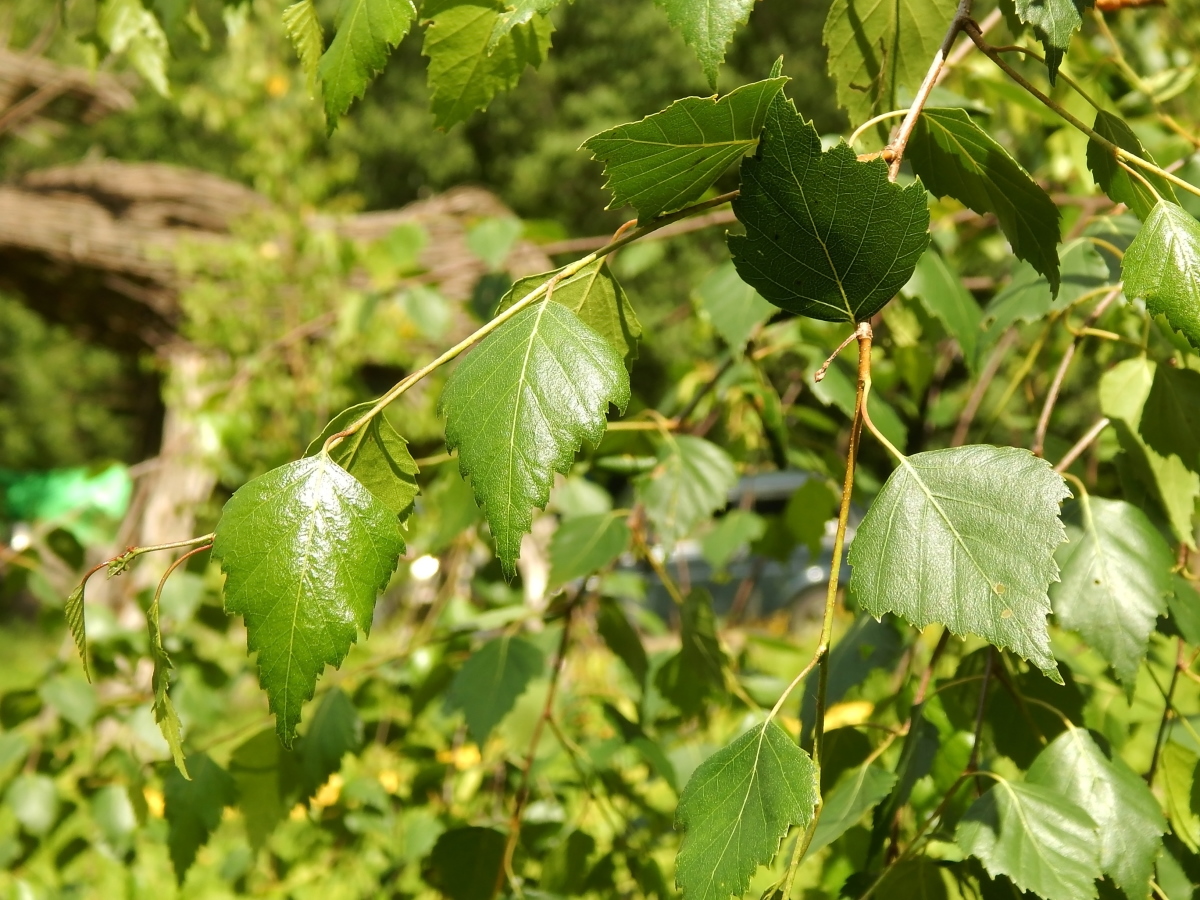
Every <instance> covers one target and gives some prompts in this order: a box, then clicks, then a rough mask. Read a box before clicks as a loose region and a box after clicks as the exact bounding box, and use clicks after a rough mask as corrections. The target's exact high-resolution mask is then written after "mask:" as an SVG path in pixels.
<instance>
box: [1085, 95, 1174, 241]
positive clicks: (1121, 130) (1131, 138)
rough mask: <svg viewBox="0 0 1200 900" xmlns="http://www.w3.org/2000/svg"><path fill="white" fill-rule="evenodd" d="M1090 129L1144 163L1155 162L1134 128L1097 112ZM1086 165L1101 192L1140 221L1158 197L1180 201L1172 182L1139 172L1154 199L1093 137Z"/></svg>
mask: <svg viewBox="0 0 1200 900" xmlns="http://www.w3.org/2000/svg"><path fill="white" fill-rule="evenodd" d="M1093 130H1094V131H1095V132H1096V133H1097V134H1099V135H1100V136H1101V137H1105V138H1108V139H1109V140H1110V141H1112V142H1113V143H1114V144H1116V145H1117V146H1118V147H1121V148H1122V149H1124V150H1128V151H1129V152H1130V153H1133V154H1135V155H1136V156H1140V157H1141V158H1142V159H1144V160H1147V161H1149V162H1154V157H1153V156H1151V155H1150V153H1149V151H1148V150H1146V148H1145V147H1143V146H1142V142H1141V141H1140V140H1138V136H1137V135H1136V134H1134V132H1133V129H1132V128H1130V127H1129V125H1128V124H1126V122H1125V120H1124V119H1121V118H1118V117H1117V116H1114V115H1113V114H1112V113H1110V112H1105V111H1104V110H1100V111H1099V112H1098V113H1096V124H1095V125H1094V126H1093ZM1087 166H1088V168H1089V169H1090V170H1091V172H1092V176H1093V177H1094V178H1095V179H1096V184H1098V185H1100V190H1102V191H1104V193H1106V194H1108V196H1109V197H1110V198H1111V199H1112V200H1114V201H1115V202H1117V203H1124V204H1125V205H1126V206H1128V207H1129V208H1130V209H1131V210H1133V213H1134V215H1136V216H1137V217H1138V218H1139V219H1141V220H1142V221H1143V222H1144V221H1146V219H1147V217H1148V216H1149V215H1150V213H1151V212H1152V211H1153V210H1154V204H1155V203H1157V202H1158V197H1161V198H1162V199H1164V200H1169V201H1170V202H1172V203H1178V202H1179V199H1178V197H1176V195H1175V188H1174V187H1173V186H1172V185H1171V182H1169V181H1167V180H1166V179H1165V178H1163V177H1162V176H1161V175H1157V174H1154V173H1152V172H1146V171H1141V170H1139V173H1138V174H1140V175H1141V176H1142V178H1145V179H1146V181H1148V182H1150V184H1151V185H1152V186H1153V188H1154V192H1157V193H1158V197H1156V196H1154V192H1152V191H1151V190H1150V188H1148V187H1146V185H1145V184H1143V182H1142V179H1141V178H1137V177H1135V176H1133V175H1130V174H1129V173H1128V172H1127V171H1126V170H1125V169H1124V167H1123V166H1122V165H1121V164H1120V163H1119V162H1118V161H1117V157H1116V156H1115V155H1114V154H1113V153H1112V152H1111V151H1109V150H1108V148H1106V147H1104V146H1102V145H1101V144H1098V143H1097V142H1096V140H1095V139H1094V138H1093V139H1092V140H1089V141H1088V145H1087Z"/></svg>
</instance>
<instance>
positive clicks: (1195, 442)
mask: <svg viewBox="0 0 1200 900" xmlns="http://www.w3.org/2000/svg"><path fill="white" fill-rule="evenodd" d="M1139 430H1140V431H1141V435H1142V439H1143V440H1144V441H1145V442H1146V443H1147V444H1148V445H1149V446H1150V447H1151V448H1152V449H1153V450H1154V452H1155V453H1158V454H1159V455H1161V456H1178V457H1179V458H1180V459H1181V460H1182V461H1183V464H1184V465H1185V466H1187V467H1188V468H1189V469H1191V470H1192V471H1197V470H1200V372H1196V371H1194V370H1192V369H1179V368H1176V367H1175V366H1171V365H1163V366H1159V367H1158V368H1156V369H1155V371H1154V381H1153V382H1151V384H1150V393H1149V394H1148V395H1147V396H1146V405H1145V406H1144V407H1142V421H1141V424H1140V428H1139Z"/></svg>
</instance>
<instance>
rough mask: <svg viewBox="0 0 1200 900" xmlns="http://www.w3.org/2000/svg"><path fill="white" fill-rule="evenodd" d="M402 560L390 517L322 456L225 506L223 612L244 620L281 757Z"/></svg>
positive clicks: (249, 488) (276, 474)
mask: <svg viewBox="0 0 1200 900" xmlns="http://www.w3.org/2000/svg"><path fill="white" fill-rule="evenodd" d="M278 548H285V549H284V550H282V551H280V550H279V549H278ZM403 552H404V541H403V539H402V538H401V536H400V528H399V525H398V524H397V522H396V517H395V515H394V514H393V512H392V511H391V510H390V509H388V508H387V507H386V506H384V505H383V504H382V503H381V502H380V501H379V500H377V499H376V498H375V497H374V495H372V494H371V493H370V492H369V491H368V490H367V489H366V488H364V487H363V486H362V485H361V484H359V483H358V482H357V481H356V480H355V479H354V478H353V476H351V475H350V474H349V473H348V472H346V470H345V469H343V468H341V467H340V466H338V465H337V464H336V463H334V462H333V461H332V460H330V459H329V458H328V457H326V456H324V455H323V454H322V455H318V456H313V457H308V458H306V459H301V460H297V461H296V462H293V463H289V464H287V465H286V466H281V467H280V468H278V469H273V470H272V471H270V472H268V473H266V474H265V475H262V476H260V477H258V478H256V479H254V480H253V481H251V482H250V483H249V484H246V485H245V486H243V487H242V488H240V489H239V490H238V491H237V492H236V493H235V494H234V495H233V496H232V497H231V498H230V499H229V502H228V503H226V504H225V509H224V511H223V512H222V514H221V521H220V522H219V523H218V525H217V537H216V542H215V543H214V545H213V556H214V557H215V558H217V559H219V560H220V561H221V569H222V570H223V571H224V572H225V575H226V581H225V609H226V610H227V611H228V612H230V613H237V614H240V615H242V616H244V617H245V619H246V631H247V643H248V646H249V649H250V650H252V651H254V650H257V651H258V675H259V681H260V682H261V684H262V686H263V688H264V689H265V690H266V692H267V698H268V700H269V701H270V706H271V711H272V712H274V713H275V717H276V724H277V728H278V731H279V738H280V740H281V741H283V744H284V746H285V747H290V746H291V744H292V738H293V737H294V736H295V733H296V725H297V723H299V721H300V710H301V708H302V707H303V705H304V703H305V702H306V701H307V700H308V699H310V698H311V697H312V695H313V691H314V690H315V688H316V684H317V678H318V677H319V676H320V674H321V672H322V671H323V670H324V668H325V666H326V665H333V666H338V665H341V662H342V660H343V659H344V658H345V656H346V653H347V652H349V650H350V645H351V644H353V643H354V642H355V640H357V638H358V632H359V630H360V629H361V630H362V631H364V632H365V631H367V630H368V629H369V628H370V626H371V615H372V612H373V611H374V609H375V597H376V596H377V595H378V593H379V592H380V591H381V590H383V588H384V587H385V586H386V585H387V582H388V579H389V578H390V577H391V574H392V572H393V571H394V570H395V567H396V560H397V559H398V558H399V556H400V554H401V553H403Z"/></svg>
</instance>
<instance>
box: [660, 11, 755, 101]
mask: <svg viewBox="0 0 1200 900" xmlns="http://www.w3.org/2000/svg"><path fill="white" fill-rule="evenodd" d="M654 2H655V3H657V4H658V5H659V6H660V7H662V9H663V10H664V11H665V12H666V14H667V20H668V21H669V22H670V23H671V27H672V28H675V29H677V30H678V31H679V32H680V33H681V34H682V35H683V39H684V40H685V41H687V44H688V46H689V47H691V48H692V50H693V51H694V52H695V54H696V58H697V59H699V60H700V65H701V66H702V67H703V68H704V74H705V76H706V77H707V78H708V84H709V87H711V88H713V89H714V90H715V89H716V87H717V71H718V70H719V69H720V68H721V63H723V62H724V61H725V47H726V46H727V45H728V44H729V42H730V40H732V39H733V35H734V32H736V31H737V29H738V28H739V27H740V26H742V25H745V24H746V21H747V19H749V18H750V10H751V9H752V8H753V7H754V0H654Z"/></svg>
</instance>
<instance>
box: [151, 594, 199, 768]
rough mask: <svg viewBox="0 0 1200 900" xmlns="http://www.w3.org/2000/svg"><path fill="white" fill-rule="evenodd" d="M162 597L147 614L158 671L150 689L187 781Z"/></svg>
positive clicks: (165, 735) (164, 733)
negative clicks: (164, 628) (165, 632)
mask: <svg viewBox="0 0 1200 900" xmlns="http://www.w3.org/2000/svg"><path fill="white" fill-rule="evenodd" d="M159 613H160V606H159V596H158V594H157V593H156V594H155V595H154V599H153V601H151V603H150V608H149V609H148V610H147V611H146V630H147V632H148V636H149V645H150V659H151V660H152V661H153V662H154V670H153V672H152V674H151V676H150V687H151V690H153V692H154V702H153V706H152V709H153V710H154V721H155V722H157V723H158V729H159V731H161V732H162V736H163V740H165V741H166V742H167V746H168V747H169V748H170V749H171V758H172V759H173V760H174V761H175V768H176V769H178V770H179V773H180V774H181V775H182V776H183V777H184V778H190V777H191V776H190V775H189V774H188V768H187V762H186V760H185V759H184V753H183V723H182V722H180V720H179V713H178V712H176V710H175V704H174V703H173V702H172V701H171V695H170V693H169V691H170V687H171V669H172V665H171V658H170V657H169V656H168V655H167V651H166V648H165V647H164V646H163V635H162V624H161V622H160V618H159Z"/></svg>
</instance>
